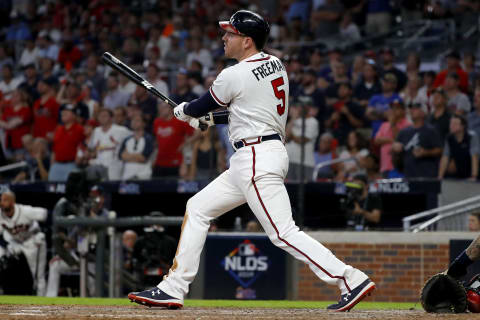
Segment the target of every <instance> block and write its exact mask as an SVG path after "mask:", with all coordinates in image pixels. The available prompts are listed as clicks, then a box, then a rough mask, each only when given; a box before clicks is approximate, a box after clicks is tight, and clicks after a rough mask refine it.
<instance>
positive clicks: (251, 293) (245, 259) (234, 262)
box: [221, 239, 269, 299]
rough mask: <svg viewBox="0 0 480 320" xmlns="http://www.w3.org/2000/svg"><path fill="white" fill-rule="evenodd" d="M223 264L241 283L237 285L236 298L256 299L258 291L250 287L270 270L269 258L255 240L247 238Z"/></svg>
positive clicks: (227, 256)
mask: <svg viewBox="0 0 480 320" xmlns="http://www.w3.org/2000/svg"><path fill="white" fill-rule="evenodd" d="M221 265H222V267H223V269H224V270H225V271H226V272H227V273H228V274H229V275H230V276H231V277H232V278H233V279H235V280H236V281H237V282H238V284H239V285H240V287H237V292H236V298H237V299H255V298H256V291H255V290H254V289H252V288H250V287H251V285H252V284H253V283H254V282H255V281H256V280H257V279H258V278H259V277H260V276H261V275H262V274H264V273H265V272H266V271H268V268H269V260H268V257H267V256H265V255H263V254H262V253H261V252H260V250H259V249H258V248H257V246H256V245H255V244H254V243H253V242H251V241H250V240H248V239H246V240H244V241H243V242H242V243H240V244H239V245H238V246H237V247H236V248H235V249H233V250H232V251H231V252H230V253H229V254H228V255H226V256H225V258H224V259H223V260H222V261H221Z"/></svg>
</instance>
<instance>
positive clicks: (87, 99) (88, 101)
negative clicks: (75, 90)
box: [77, 80, 100, 119]
mask: <svg viewBox="0 0 480 320" xmlns="http://www.w3.org/2000/svg"><path fill="white" fill-rule="evenodd" d="M77 83H81V82H79V81H78V82H77ZM81 90H82V91H81V93H80V97H79V98H81V102H82V103H83V104H85V105H86V106H87V108H88V119H96V118H97V115H98V111H99V110H100V104H99V103H98V100H96V99H93V92H94V91H95V89H94V87H93V84H92V83H91V82H90V80H87V81H86V82H83V85H82V87H81Z"/></svg>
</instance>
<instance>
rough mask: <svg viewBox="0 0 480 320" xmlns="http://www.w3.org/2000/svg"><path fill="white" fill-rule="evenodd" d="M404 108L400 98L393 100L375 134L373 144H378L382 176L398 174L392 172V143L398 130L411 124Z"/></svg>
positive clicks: (388, 176)
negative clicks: (386, 115)
mask: <svg viewBox="0 0 480 320" xmlns="http://www.w3.org/2000/svg"><path fill="white" fill-rule="evenodd" d="M405 108H406V106H405V104H404V102H403V101H402V100H395V101H393V102H392V104H391V105H390V109H391V111H390V112H389V113H388V121H385V122H384V123H382V125H381V126H380V129H379V130H378V132H377V135H376V136H375V140H374V142H375V145H377V146H380V172H381V173H382V176H383V177H384V178H394V177H396V176H398V173H397V172H393V170H394V166H393V162H392V144H393V142H394V141H395V139H396V138H397V135H398V133H399V132H400V130H402V129H404V128H406V127H409V126H411V125H412V124H411V123H410V121H408V120H407V118H406V110H405Z"/></svg>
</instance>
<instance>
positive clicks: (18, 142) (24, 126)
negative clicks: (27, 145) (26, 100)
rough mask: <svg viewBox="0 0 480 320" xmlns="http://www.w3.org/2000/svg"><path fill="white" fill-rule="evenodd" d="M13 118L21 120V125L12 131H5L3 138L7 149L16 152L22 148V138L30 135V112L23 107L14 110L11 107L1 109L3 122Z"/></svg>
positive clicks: (26, 107) (28, 108) (27, 108)
mask: <svg viewBox="0 0 480 320" xmlns="http://www.w3.org/2000/svg"><path fill="white" fill-rule="evenodd" d="M13 118H20V119H22V123H21V124H20V125H18V126H17V127H15V128H13V129H8V130H5V138H6V141H7V148H10V149H13V150H17V149H21V148H23V144H22V137H23V136H24V135H26V134H27V133H30V130H31V127H30V126H31V124H32V110H31V109H30V107H28V106H23V107H21V108H20V109H18V110H15V109H14V107H13V106H11V105H7V106H6V107H5V109H3V115H2V120H3V121H5V122H8V121H10V120H11V119H13Z"/></svg>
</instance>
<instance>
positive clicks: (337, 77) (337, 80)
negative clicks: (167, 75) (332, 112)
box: [325, 61, 350, 106]
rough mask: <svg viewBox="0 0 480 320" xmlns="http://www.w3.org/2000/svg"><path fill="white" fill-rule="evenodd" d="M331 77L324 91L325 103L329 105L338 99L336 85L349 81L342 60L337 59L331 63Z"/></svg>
mask: <svg viewBox="0 0 480 320" xmlns="http://www.w3.org/2000/svg"><path fill="white" fill-rule="evenodd" d="M332 75H333V79H332V82H331V83H330V85H329V86H328V88H327V89H326V91H325V93H326V96H327V105H328V106H331V105H333V104H334V103H336V102H337V101H338V87H339V86H340V84H342V83H344V82H348V83H350V79H349V78H348V69H347V67H346V65H345V63H344V62H343V61H337V62H335V63H334V64H333V73H332Z"/></svg>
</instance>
